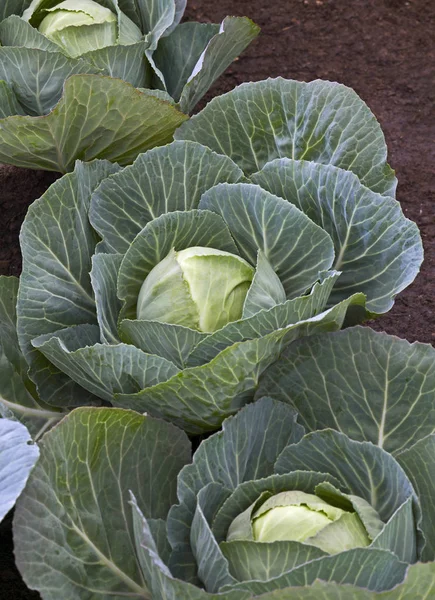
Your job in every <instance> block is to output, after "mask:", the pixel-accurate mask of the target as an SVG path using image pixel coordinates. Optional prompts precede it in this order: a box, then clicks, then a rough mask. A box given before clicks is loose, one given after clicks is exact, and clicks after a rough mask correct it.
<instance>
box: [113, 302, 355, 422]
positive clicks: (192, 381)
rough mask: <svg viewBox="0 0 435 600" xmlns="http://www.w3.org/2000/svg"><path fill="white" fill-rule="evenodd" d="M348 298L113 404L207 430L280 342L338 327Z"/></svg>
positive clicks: (246, 392) (246, 390) (250, 390)
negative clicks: (343, 301)
mask: <svg viewBox="0 0 435 600" xmlns="http://www.w3.org/2000/svg"><path fill="white" fill-rule="evenodd" d="M353 302H357V303H361V302H363V299H362V298H360V297H356V298H351V299H350V300H349V302H345V303H341V304H339V305H337V306H336V307H334V309H331V310H329V311H326V312H324V313H321V314H320V315H317V316H316V317H312V318H310V319H306V320H305V321H301V322H299V323H296V324H291V325H288V326H287V327H284V328H282V329H279V330H278V331H273V332H272V333H269V334H267V335H265V336H264V337H262V338H260V339H254V340H249V341H246V342H238V343H236V344H234V345H233V346H230V347H229V348H226V349H225V350H223V351H222V352H221V353H220V354H218V356H216V358H214V359H213V360H212V361H211V362H210V363H208V364H206V365H203V366H200V367H193V368H189V369H185V370H184V371H182V372H181V373H178V374H177V375H176V376H175V377H172V378H171V379H169V380H168V381H166V382H164V383H161V384H158V385H155V386H154V387H152V388H147V389H144V390H142V391H141V392H138V393H137V394H117V395H116V396H115V398H114V400H113V404H114V405H115V406H121V407H124V408H134V409H135V410H140V411H144V412H149V413H150V414H153V415H155V416H159V417H164V418H167V419H169V420H171V421H172V422H174V423H176V424H177V425H180V426H181V427H182V428H184V429H185V430H186V431H188V432H189V433H192V434H194V433H195V434H196V433H198V434H199V433H204V432H206V431H212V430H213V429H216V428H217V427H219V426H220V424H221V423H222V421H223V419H224V418H225V417H228V416H229V415H231V414H234V413H235V412H236V411H237V410H239V409H240V408H241V407H242V406H243V405H245V404H246V403H247V402H250V401H251V400H252V398H253V395H254V390H255V389H256V387H257V385H258V380H259V377H260V375H261V374H262V373H263V372H264V371H265V370H266V369H267V368H268V367H269V366H270V365H271V364H272V363H273V362H275V360H277V358H278V356H279V355H280V353H281V352H282V350H283V348H285V346H286V345H288V344H290V343H291V342H293V341H294V340H295V339H298V338H299V337H303V336H307V335H311V334H313V333H315V332H319V331H333V330H336V329H340V327H341V326H342V324H343V319H344V317H345V314H346V311H347V308H348V306H349V304H351V303H353Z"/></svg>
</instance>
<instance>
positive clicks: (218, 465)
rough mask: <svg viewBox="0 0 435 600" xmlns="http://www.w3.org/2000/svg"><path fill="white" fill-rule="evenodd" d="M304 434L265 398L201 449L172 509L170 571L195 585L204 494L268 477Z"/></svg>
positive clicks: (288, 412) (182, 476)
mask: <svg viewBox="0 0 435 600" xmlns="http://www.w3.org/2000/svg"><path fill="white" fill-rule="evenodd" d="M302 435H303V430H302V428H301V427H300V426H299V425H297V424H296V414H295V413H294V412H293V411H292V410H291V409H290V408H289V407H287V406H285V405H284V404H282V403H280V402H275V401H273V400H271V399H270V398H263V399H262V400H260V401H258V402H257V403H256V404H254V405H252V406H248V407H246V408H244V409H242V410H241V411H240V412H239V413H237V415H236V416H235V417H233V418H232V419H228V420H227V421H225V422H224V424H223V429H222V431H221V432H219V433H216V434H215V435H213V436H212V437H210V438H208V439H207V440H206V441H205V442H203V443H202V444H201V446H200V447H199V448H198V451H197V452H196V454H195V456H194V460H193V464H192V465H189V466H188V467H185V468H184V469H183V471H182V472H181V474H180V476H179V480H178V498H179V501H180V505H179V506H174V507H172V509H171V511H170V513H169V518H168V537H169V540H170V542H171V545H172V547H173V549H174V552H173V556H172V558H171V563H170V568H171V571H172V573H173V574H174V575H175V576H179V577H182V578H183V579H185V580H187V581H195V573H196V562H195V559H194V557H193V555H192V550H191V546H190V528H191V524H192V520H193V516H194V513H195V506H196V497H197V494H198V492H199V490H200V489H201V488H203V487H205V486H207V485H208V484H209V483H212V482H216V483H220V484H222V485H223V486H225V487H227V488H228V489H235V488H237V487H238V486H239V485H240V484H241V483H242V482H243V481H249V480H251V479H260V478H262V477H267V476H268V475H270V474H271V473H273V468H274V463H275V460H276V458H277V457H278V456H279V454H280V452H281V451H282V450H283V449H284V448H285V447H286V446H287V445H288V444H289V443H292V442H296V441H298V440H299V439H300V438H301V436H302Z"/></svg>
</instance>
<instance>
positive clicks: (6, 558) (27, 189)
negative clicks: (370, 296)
mask: <svg viewBox="0 0 435 600" xmlns="http://www.w3.org/2000/svg"><path fill="white" fill-rule="evenodd" d="M227 14H231V15H249V16H250V17H251V18H252V19H254V20H255V21H256V22H257V23H258V24H259V25H260V26H261V28H262V34H261V36H260V38H259V39H258V40H257V41H256V42H255V43H254V44H253V45H252V46H251V48H250V49H249V50H248V51H247V52H246V53H245V54H244V55H243V56H242V57H241V58H240V60H238V61H237V62H236V63H235V64H234V65H233V66H232V67H230V69H229V70H228V71H227V72H226V74H225V75H223V76H222V78H221V79H220V80H219V82H218V83H217V84H216V85H215V86H214V88H213V89H212V91H211V93H210V94H208V96H207V98H206V100H209V99H210V98H211V97H212V96H214V95H217V94H220V93H223V92H227V91H229V90H231V89H232V88H233V87H234V86H236V85H238V84H240V83H242V82H244V81H256V80H260V79H265V78H267V77H276V76H278V75H281V76H283V77H288V78H292V79H298V80H304V81H310V80H312V79H316V78H322V79H329V80H332V81H339V82H341V83H344V84H346V85H348V86H350V87H352V88H354V89H355V90H356V91H357V92H358V94H360V96H361V97H362V98H363V99H364V100H365V101H366V102H367V103H368V104H369V106H370V107H371V108H372V110H373V111H374V113H375V114H376V116H377V117H378V119H379V121H380V123H381V125H382V128H383V130H384V132H385V135H386V138H387V143H388V146H389V151H390V154H389V157H390V164H391V165H392V166H393V167H394V168H395V169H396V172H397V176H398V179H399V189H398V196H397V197H398V200H399V201H400V202H401V203H402V206H403V210H404V211H405V214H406V215H407V216H408V217H409V218H410V219H413V220H414V221H416V222H417V224H418V225H419V227H420V230H421V233H422V237H423V243H424V246H425V253H426V258H425V262H424V265H423V268H422V271H421V274H420V275H419V276H418V278H417V279H416V281H415V283H414V284H413V285H412V286H410V287H409V288H408V289H407V290H405V291H404V292H403V293H402V294H401V295H400V296H399V297H398V299H397V302H396V304H395V307H394V308H393V310H392V311H391V312H390V313H388V315H386V316H384V317H382V318H380V319H378V320H377V321H376V323H372V326H374V327H375V329H378V330H385V331H387V332H388V333H391V334H395V335H398V336H400V337H403V338H406V339H408V340H409V341H414V340H420V341H423V342H431V343H435V218H434V215H435V191H434V190H435V145H434V142H435V86H434V82H435V43H434V35H433V34H434V31H435V3H433V1H432V0H408V1H404V0H276V1H275V2H270V0H238V1H237V2H236V1H235V0H220V2H216V1H215V0H190V2H189V7H188V10H187V15H186V17H187V19H188V20H198V21H213V22H217V21H219V20H221V19H222V18H223V17H224V16H225V15H227ZM55 177H56V176H55V175H54V174H50V173H43V172H32V171H25V170H22V169H15V168H11V167H2V168H1V170H0V194H1V199H0V205H1V235H0V239H1V240H2V243H1V247H0V273H1V274H8V275H12V274H13V275H19V271H20V254H19V247H18V234H19V229H20V225H21V222H22V220H23V217H24V215H25V212H26V210H27V207H28V205H29V204H30V202H32V200H34V199H35V198H37V197H38V196H40V195H41V193H42V192H43V191H44V190H45V189H46V188H47V187H48V185H49V184H50V183H51V182H52V181H53V180H54V178H55ZM8 536H9V533H8V527H7V524H6V526H3V527H1V528H0V542H1V543H0V548H1V550H2V551H3V550H4V551H5V552H4V553H3V552H1V556H0V581H1V587H2V591H3V592H4V595H5V597H10V598H13V599H14V600H19V599H25V598H29V599H30V598H37V597H38V596H37V595H34V594H31V593H25V592H24V587H21V584H20V581H19V576H18V575H16V573H15V571H14V570H13V566H12V563H11V561H10V538H9V537H8ZM8 585H9V586H10V585H12V586H13V587H11V588H10V593H9V594H7V591H6V589H5V588H6V586H8Z"/></svg>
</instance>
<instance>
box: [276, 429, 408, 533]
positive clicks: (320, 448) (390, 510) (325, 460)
mask: <svg viewBox="0 0 435 600" xmlns="http://www.w3.org/2000/svg"><path fill="white" fill-rule="evenodd" d="M298 469H302V470H312V471H319V472H321V473H330V474H331V475H333V476H334V477H336V478H337V479H338V480H339V481H340V482H341V485H342V486H345V487H346V488H348V489H349V491H350V493H351V494H353V495H355V496H359V497H361V498H363V499H364V500H367V502H368V503H369V504H370V505H371V506H372V507H373V508H374V509H375V510H377V511H378V513H379V516H380V518H381V520H382V521H384V523H386V522H387V521H388V520H389V519H390V518H391V517H392V515H393V514H394V513H395V512H396V510H397V509H398V508H400V507H401V506H402V504H403V503H404V502H406V500H408V498H409V497H412V496H414V490H413V488H412V485H411V483H410V482H409V480H408V478H407V476H406V474H405V472H404V471H403V470H402V468H401V467H400V466H399V465H398V463H397V462H396V461H395V460H394V458H393V457H392V456H391V455H390V454H388V453H387V452H385V451H384V450H382V449H381V448H377V447H376V446H373V445H372V444H370V443H368V442H355V441H354V440H350V439H349V438H348V437H347V436H345V435H344V434H342V433H338V432H336V431H332V430H330V429H329V430H328V429H327V430H324V431H317V432H314V433H309V434H307V435H306V436H305V437H304V438H303V439H302V440H301V441H300V442H299V443H298V444H295V445H293V446H288V447H287V448H286V449H285V450H284V451H283V452H282V454H281V456H280V457H279V459H278V460H277V463H276V472H277V473H289V472H292V471H295V470H298Z"/></svg>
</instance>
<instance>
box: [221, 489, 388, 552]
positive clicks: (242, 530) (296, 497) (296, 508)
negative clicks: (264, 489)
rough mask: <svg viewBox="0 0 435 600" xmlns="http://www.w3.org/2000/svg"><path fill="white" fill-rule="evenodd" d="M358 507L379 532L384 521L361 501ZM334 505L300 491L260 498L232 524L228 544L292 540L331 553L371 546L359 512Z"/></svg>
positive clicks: (366, 503)
mask: <svg viewBox="0 0 435 600" xmlns="http://www.w3.org/2000/svg"><path fill="white" fill-rule="evenodd" d="M358 506H359V507H360V508H363V509H364V511H365V512H366V513H367V512H368V513H370V515H371V521H372V523H375V522H377V523H378V526H379V530H381V529H382V521H381V520H380V518H379V515H378V514H377V512H376V511H375V510H374V509H373V508H372V507H371V506H370V505H369V504H368V502H366V501H365V500H363V499H362V498H358ZM348 508H349V510H346V509H344V508H340V507H338V506H337V505H336V504H331V503H330V502H327V501H325V500H323V499H322V498H320V497H319V496H317V495H316V494H307V493H306V492H301V491H297V490H295V491H288V492H280V493H279V494H275V495H273V496H271V497H269V498H267V499H266V501H264V498H260V500H259V501H257V502H256V503H255V504H254V505H252V506H251V507H250V508H249V509H248V510H247V511H245V512H243V513H241V514H240V515H238V516H237V517H236V518H235V519H234V521H233V522H232V524H231V526H230V528H229V530H228V534H227V541H229V542H231V541H235V540H251V541H256V542H263V543H264V542H277V541H289V542H290V541H291V542H303V543H305V544H309V545H310V546H316V547H317V548H320V549H321V550H323V551H324V552H327V553H328V554H335V553H337V552H344V551H345V550H351V549H352V548H364V547H366V546H369V545H370V543H371V540H370V537H369V535H368V534H367V531H366V528H365V527H364V524H363V522H362V521H361V518H360V516H359V515H358V513H357V512H356V511H355V510H354V509H353V507H352V505H349V507H348Z"/></svg>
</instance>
